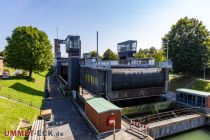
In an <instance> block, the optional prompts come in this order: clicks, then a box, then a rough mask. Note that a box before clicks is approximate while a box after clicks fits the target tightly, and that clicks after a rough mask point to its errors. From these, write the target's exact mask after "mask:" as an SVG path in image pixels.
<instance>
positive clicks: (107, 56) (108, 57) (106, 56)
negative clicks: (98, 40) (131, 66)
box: [102, 49, 119, 60]
mask: <svg viewBox="0 0 210 140" xmlns="http://www.w3.org/2000/svg"><path fill="white" fill-rule="evenodd" d="M102 59H103V60H118V59H119V57H118V55H117V54H115V53H114V52H113V51H112V50H110V49H107V50H106V51H105V52H104V54H103V58H102Z"/></svg>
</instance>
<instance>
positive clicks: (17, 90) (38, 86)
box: [0, 72, 47, 107]
mask: <svg viewBox="0 0 210 140" xmlns="http://www.w3.org/2000/svg"><path fill="white" fill-rule="evenodd" d="M46 74H47V72H43V73H41V74H37V73H33V78H34V79H29V78H28V77H20V78H18V77H15V76H13V77H11V78H10V79H2V80H0V87H1V89H0V95H2V96H6V97H9V98H12V99H16V100H21V101H22V102H25V103H28V104H33V105H35V106H37V107H40V106H41V104H42V99H43V96H44V87H45V78H46V77H45V76H46Z"/></svg>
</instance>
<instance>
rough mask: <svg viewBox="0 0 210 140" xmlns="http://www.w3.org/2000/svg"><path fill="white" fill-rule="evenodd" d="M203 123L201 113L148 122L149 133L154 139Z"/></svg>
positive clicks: (204, 122)
mask: <svg viewBox="0 0 210 140" xmlns="http://www.w3.org/2000/svg"><path fill="white" fill-rule="evenodd" d="M205 124H206V117H205V116H203V115H198V114H193V115H186V116H181V117H177V118H172V119H168V120H164V121H160V122H155V123H151V124H149V135H150V136H152V137H153V138H155V139H156V138H161V137H165V136H169V135H172V134H175V133H179V132H182V131H186V130H190V129H193V128H197V127H201V126H204V125H205Z"/></svg>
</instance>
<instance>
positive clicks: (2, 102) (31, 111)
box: [0, 98, 40, 140]
mask: <svg viewBox="0 0 210 140" xmlns="http://www.w3.org/2000/svg"><path fill="white" fill-rule="evenodd" d="M39 113H40V110H39V109H35V108H32V107H29V106H26V105H24V104H20V103H17V102H13V101H10V100H7V99H2V98H0V114H1V115H0V140H9V139H11V138H10V137H5V136H4V132H5V130H15V129H16V128H17V126H18V124H19V122H20V119H27V120H29V121H30V122H32V121H33V120H35V119H37V116H38V115H39ZM18 139H24V138H23V137H19V138H18Z"/></svg>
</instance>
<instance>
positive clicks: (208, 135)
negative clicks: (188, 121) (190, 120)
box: [161, 126, 210, 140]
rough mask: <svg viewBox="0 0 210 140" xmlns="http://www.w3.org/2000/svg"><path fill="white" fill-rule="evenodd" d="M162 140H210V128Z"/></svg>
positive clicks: (194, 130)
mask: <svg viewBox="0 0 210 140" xmlns="http://www.w3.org/2000/svg"><path fill="white" fill-rule="evenodd" d="M161 140H210V126H206V127H202V128H197V129H193V130H190V131H186V132H183V133H180V134H176V135H173V136H170V137H167V138H163V139H161Z"/></svg>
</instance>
